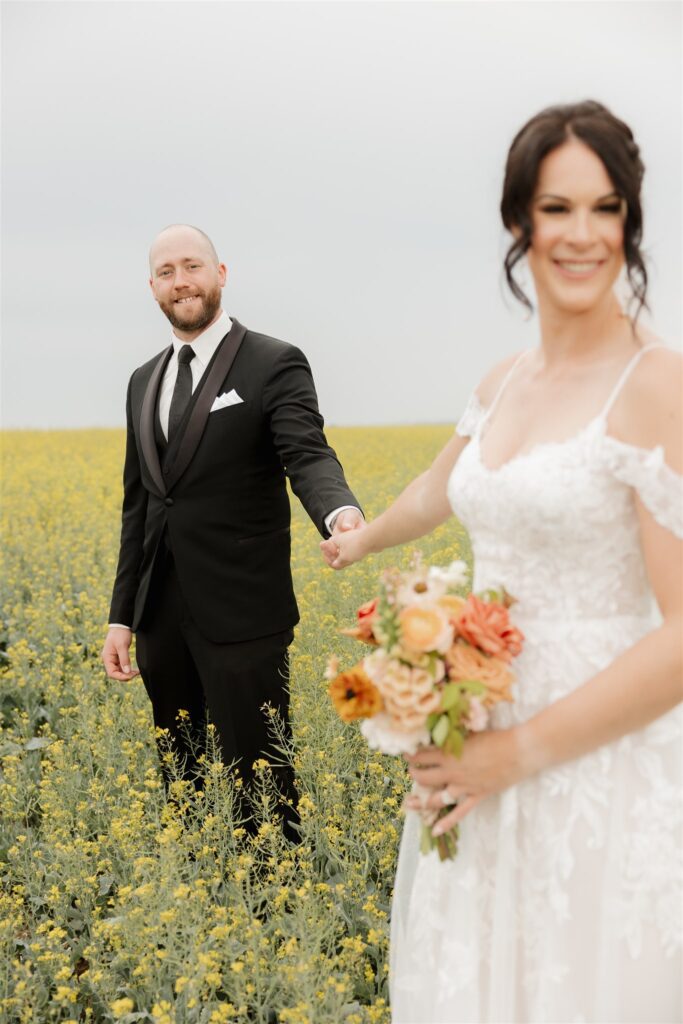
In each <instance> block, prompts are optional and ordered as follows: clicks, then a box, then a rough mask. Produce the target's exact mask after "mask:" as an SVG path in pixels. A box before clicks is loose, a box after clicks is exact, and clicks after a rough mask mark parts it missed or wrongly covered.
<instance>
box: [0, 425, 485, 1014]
mask: <svg viewBox="0 0 683 1024" xmlns="http://www.w3.org/2000/svg"><path fill="white" fill-rule="evenodd" d="M451 430H452V428H451V427H394V428H368V429H361V428H343V429H342V428H339V429H332V430H329V432H328V437H329V440H330V442H331V444H332V445H333V446H334V447H335V449H336V450H337V452H338V454H339V456H340V458H341V461H342V463H343V465H344V468H345V471H346V474H347V478H348V480H349V482H350V484H351V486H352V488H353V489H354V491H355V493H356V494H357V496H358V498H359V500H360V501H361V503H362V504H363V507H364V511H365V513H366V515H367V516H368V517H372V516H374V515H377V514H378V513H379V512H381V511H382V510H383V509H384V508H385V507H386V505H387V504H388V503H389V502H390V501H391V499H392V498H393V497H395V496H396V495H397V494H398V493H399V492H400V490H401V489H402V488H403V487H404V486H405V484H406V483H408V482H409V480H411V479H412V478H413V477H414V476H415V475H416V474H417V473H419V472H421V471H422V470H423V469H424V468H426V466H427V465H428V464H429V462H430V461H431V459H432V458H433V457H434V455H435V454H436V453H437V452H438V450H439V449H440V448H441V446H442V445H443V444H444V443H445V442H446V440H447V439H448V437H449V435H450V433H451ZM2 442H3V465H2V498H3V532H2V562H3V565H2V579H3V595H2V598H3V599H2V611H1V616H2V618H1V621H0V672H1V673H2V674H1V677H0V678H1V687H0V701H1V712H2V734H1V736H0V773H1V774H0V873H1V874H2V888H1V891H0V944H1V947H2V948H1V950H0V1021H7V1022H12V1024H15V1022H16V1024H43V1022H53V1021H54V1022H58V1021H59V1022H70V1024H77V1022H78V1024H81V1022H83V1021H94V1022H100V1021H102V1022H104V1021H107V1022H108V1021H122V1022H124V1024H132V1022H137V1021H149V1022H156V1024H185V1022H187V1024H227V1022H230V1024H233V1022H234V1024H247V1022H256V1024H272V1022H275V1021H277V1022H279V1024H388V1021H389V1019H390V1014H389V1008H388V950H387V940H388V928H389V922H388V915H389V910H390V901H391V889H392V878H393V872H394V866H395V860H396V854H397V848H398V841H399V838H400V831H401V812H400V807H401V802H402V798H403V795H404V792H405V790H406V786H407V776H406V773H405V770H404V766H403V763H402V761H401V760H400V759H393V758H387V757H383V756H381V755H379V754H373V753H372V752H370V751H369V750H368V749H367V747H366V746H365V744H364V742H363V740H362V737H360V735H359V734H358V732H357V729H356V727H355V726H344V725H343V724H342V723H341V722H340V721H339V720H338V719H337V717H336V715H335V713H334V711H333V709H332V706H331V704H330V701H329V698H328V696H327V693H326V687H327V684H326V682H325V681H324V678H323V673H324V669H325V665H326V662H327V659H328V657H329V656H330V655H331V654H337V655H338V656H339V658H340V661H341V662H342V665H343V666H350V665H351V664H353V663H355V661H357V660H358V659H359V658H360V657H361V656H362V653H363V652H362V648H360V647H359V645H357V644H356V643H354V641H352V640H349V639H346V638H344V637H341V636H340V635H339V633H338V630H339V629H340V628H341V627H343V626H345V625H351V624H352V623H353V620H354V617H355V610H356V608H357V607H358V605H359V604H361V603H362V602H363V601H366V600H368V599H369V598H371V597H372V596H374V594H375V590H376V581H377V578H378V575H379V572H380V571H381V569H382V567H384V566H388V565H404V566H405V565H406V564H407V563H408V560H409V558H410V555H411V551H412V548H398V549H395V550H393V551H390V552H385V553H384V554H383V555H381V556H375V557H372V558H370V559H368V560H367V561H366V562H365V563H363V564H362V565H360V566H353V567H351V568H350V569H347V570H345V571H344V572H342V573H334V572H332V571H331V570H329V569H327V568H326V567H325V566H324V564H323V562H322V559H321V558H320V554H319V551H318V541H319V537H318V534H317V532H316V531H315V529H314V527H313V526H312V524H311V523H310V521H309V520H308V519H307V517H306V515H305V513H304V512H303V510H302V508H301V506H300V505H299V504H298V502H297V501H296V499H293V501H292V512H293V524H292V529H293V568H294V577H295V585H296V590H297V596H298V599H299V606H300V610H301V616H302V621H301V623H300V625H299V627H298V629H297V632H296V639H295V642H294V645H293V648H292V667H291V668H292V671H291V694H292V720H293V728H294V749H293V752H292V756H293V757H294V761H295V765H296V771H297V780H298V786H299V791H300V794H301V802H300V812H301V818H302V842H301V844H300V845H299V846H297V847H291V846H289V845H288V844H287V843H286V842H285V841H284V840H283V839H282V837H281V834H280V831H279V829H278V827H277V825H276V824H274V823H273V821H272V814H271V799H270V795H269V793H270V790H269V772H268V767H267V765H266V764H265V763H264V764H263V765H262V766H261V768H260V770H259V775H258V778H259V785H258V788H257V790H256V791H255V793H254V813H255V814H256V815H257V818H258V821H259V822H260V827H259V831H258V835H257V836H249V835H247V834H246V833H245V832H244V830H243V829H242V828H241V827H240V824H239V822H235V821H234V820H233V813H232V804H233V796H234V786H235V782H234V779H233V777H232V776H231V774H230V772H229V770H228V769H227V768H226V767H225V766H223V765H222V764H221V763H220V761H219V760H217V759H216V758H214V759H213V761H212V762H211V763H210V764H209V766H208V768H207V776H206V785H205V786H204V789H203V790H202V792H201V793H199V794H195V792H194V789H192V791H191V792H190V787H189V786H187V785H185V784H183V783H177V784H176V790H177V792H176V797H177V800H176V804H175V805H173V804H167V802H166V800H165V798H164V792H163V785H162V783H161V778H160V773H159V767H158V758H157V753H156V748H155V740H154V731H153V724H152V715H151V708H150V705H149V703H148V700H147V697H146V694H145V692H144V688H143V685H142V683H141V681H140V680H139V679H136V680H134V681H133V682H131V683H117V682H112V681H110V680H108V679H107V678H106V677H105V675H104V671H103V669H102V667H101V665H100V662H99V651H100V647H101V644H102V640H103V637H104V632H105V623H106V621H107V611H108V604H109V598H110V593H111V585H112V581H113V575H114V570H115V563H116V558H117V553H118V550H117V549H118V536H119V529H120V501H121V468H122V459H123V443H124V432H123V431H113V430H112V431H107V430H92V431H73V432H57V431H54V432H7V433H5V434H4V435H3V436H2ZM419 547H420V550H422V551H423V552H424V554H425V556H426V557H427V558H428V559H429V560H430V561H432V562H433V563H434V564H447V563H448V562H450V561H451V560H452V559H453V558H456V557H465V558H468V557H469V549H468V542H467V538H466V536H465V534H464V531H463V530H462V528H461V527H460V526H459V524H458V523H457V522H456V520H454V519H452V520H450V522H449V523H447V524H445V525H444V526H443V527H441V528H440V529H439V530H437V531H436V532H435V533H434V534H433V535H432V536H431V537H429V538H427V539H425V540H424V541H421V542H420V544H419Z"/></svg>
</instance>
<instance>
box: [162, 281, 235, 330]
mask: <svg viewBox="0 0 683 1024" xmlns="http://www.w3.org/2000/svg"><path fill="white" fill-rule="evenodd" d="M196 295H197V301H196V302H193V303H192V304H191V305H188V307H187V309H185V308H184V306H183V304H182V303H178V304H177V303H175V302H174V301H173V300H171V301H170V302H160V303H159V306H160V307H161V311H162V312H163V313H164V314H165V316H166V317H167V318H168V319H169V320H170V322H171V324H172V325H173V326H174V327H177V328H178V330H179V331H203V330H204V328H205V327H208V326H209V324H210V323H211V321H212V320H214V319H215V316H216V313H217V312H218V310H219V309H220V306H221V298H222V290H221V288H220V285H216V287H215V288H214V289H213V290H212V291H210V292H202V291H199V290H197V292H196Z"/></svg>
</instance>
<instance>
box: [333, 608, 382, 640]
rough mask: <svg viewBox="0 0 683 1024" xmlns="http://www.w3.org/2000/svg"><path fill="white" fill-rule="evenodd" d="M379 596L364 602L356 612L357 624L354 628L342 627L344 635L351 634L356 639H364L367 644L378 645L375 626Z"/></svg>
mask: <svg viewBox="0 0 683 1024" xmlns="http://www.w3.org/2000/svg"><path fill="white" fill-rule="evenodd" d="M378 604H379V598H378V597H374V598H373V599H372V601H366V603H365V604H362V605H361V606H360V608H359V609H358V611H357V613H356V618H357V625H356V626H354V627H353V629H342V630H341V632H342V633H343V635H344V636H351V637H353V639H354V640H362V641H363V642H364V643H366V644H373V645H377V644H378V643H379V641H378V640H377V638H376V637H375V634H374V630H373V626H374V623H375V620H376V618H377V615H376V613H377V605H378Z"/></svg>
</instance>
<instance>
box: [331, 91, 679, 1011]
mask: <svg viewBox="0 0 683 1024" xmlns="http://www.w3.org/2000/svg"><path fill="white" fill-rule="evenodd" d="M642 174H643V165H642V163H641V160H640V156H639V152H638V148H637V146H636V144H635V142H634V140H633V136H632V134H631V131H630V130H629V128H628V127H627V126H626V125H625V124H624V123H623V122H622V121H620V120H618V119H617V118H616V117H614V116H613V115H612V114H611V113H610V112H609V111H608V110H607V109H606V108H605V107H603V106H602V105H600V104H598V103H595V102H584V103H579V104H573V105H568V106H559V107H552V108H549V109H547V110H544V111H542V112H541V113H540V114H538V115H537V116H536V117H534V118H532V120H531V121H529V122H528V123H527V124H526V125H525V126H524V127H523V128H522V129H521V131H520V132H519V133H518V135H517V136H516V138H515V139H514V141H513V143H512V146H511V148H510V152H509V154H508V160H507V166H506V172H505V182H504V187H503V197H502V203H501V212H502V217H503V223H504V224H505V227H506V228H508V229H509V231H510V232H511V235H512V244H511V247H510V249H509V251H508V254H507V257H506V260H505V270H506V276H507V280H508V283H509V285H510V287H511V288H512V291H513V293H514V294H515V295H516V296H517V298H519V299H521V301H523V302H525V303H526V304H527V305H530V304H529V301H528V299H527V298H526V296H525V295H524V293H523V291H522V290H521V288H520V286H519V284H518V283H517V281H516V280H515V277H514V268H515V265H516V264H517V262H518V260H519V259H520V258H522V257H526V261H527V264H528V267H529V269H530V271H531V274H532V275H533V280H534V285H535V289H536V295H537V301H538V313H539V321H540V344H539V346H538V348H536V349H532V350H530V351H526V352H522V353H521V354H518V355H515V356H512V357H510V358H509V359H507V360H505V361H504V362H503V363H501V364H500V365H498V366H495V367H494V368H493V369H492V370H491V372H490V373H489V374H488V376H486V377H485V378H484V380H483V381H482V382H481V383H480V385H479V386H478V387H477V389H476V391H475V392H474V394H473V395H472V397H471V400H470V402H469V404H468V406H467V409H466V411H465V414H464V415H463V417H462V419H461V420H460V422H459V424H458V427H457V430H456V434H455V435H454V437H453V439H452V440H451V441H450V442H449V443H448V444H447V445H446V447H445V448H444V449H443V451H442V452H441V454H440V455H439V456H438V457H437V458H436V460H435V461H434V463H433V465H432V466H431V467H430V468H429V469H428V470H427V471H426V472H425V473H423V474H422V475H421V476H420V477H418V478H417V479H416V480H414V481H413V482H412V483H411V484H410V485H409V486H408V487H407V488H406V490H405V491H404V492H403V493H402V494H401V495H400V497H399V498H398V499H397V500H396V502H395V503H394V504H393V505H392V506H391V507H390V508H389V509H388V510H387V511H386V512H384V514H383V515H381V516H379V517H378V518H377V519H376V520H375V521H374V522H372V523H371V524H370V525H369V526H367V528H366V529H364V530H360V531H353V532H349V533H346V534H341V535H339V536H336V537H334V538H332V539H329V540H327V541H324V542H323V543H322V545H321V547H322V549H323V554H324V556H325V558H326V560H327V561H328V563H329V564H330V565H331V566H332V567H333V568H335V569H341V568H343V567H344V566H347V565H350V564H351V563H353V562H355V561H357V560H358V559H360V558H363V557H364V556H365V555H367V554H368V553H370V552H374V551H380V550H383V549H384V548H387V547H391V546H393V545H396V544H402V543H404V542H406V541H410V540H414V539H415V538H417V537H420V536H423V535H424V534H426V533H428V532H429V531H430V530H432V529H434V527H436V526H437V525H438V524H439V523H441V522H443V521H444V520H445V519H446V518H447V517H448V516H449V515H451V513H452V512H455V513H456V515H457V516H458V518H459V519H460V520H461V521H462V522H463V523H464V525H465V526H466V527H467V529H468V530H469V533H470V537H471V541H472V547H473V552H474V566H475V569H474V584H473V589H475V590H481V589H483V588H486V587H494V588H498V587H500V586H501V585H502V586H505V588H506V589H507V590H508V591H509V592H510V593H511V594H513V595H514V596H515V598H516V599H517V603H516V604H515V605H514V606H513V608H512V612H511V614H512V617H513V620H514V622H515V624H516V625H517V626H518V627H519V628H520V629H521V630H522V631H523V633H524V634H525V637H526V643H525V648H524V652H523V653H522V655H521V656H520V657H519V658H518V659H517V660H516V663H515V667H516V676H517V684H518V685H517V694H516V700H515V703H514V704H513V705H498V706H497V718H495V721H494V726H495V727H494V729H493V730H491V731H488V732H486V733H480V734H476V735H474V736H472V737H471V738H470V739H468V740H467V742H466V744H465V752H464V755H463V756H462V758H461V759H459V760H457V759H455V758H454V757H452V756H451V755H449V754H446V753H444V752H443V751H441V750H440V749H436V748H429V749H426V750H422V751H419V752H418V753H417V754H416V755H414V756H412V757H410V758H408V760H409V762H410V774H411V775H412V777H413V779H414V780H415V781H416V782H418V783H420V785H421V786H424V787H428V790H429V791H430V796H429V798H428V805H429V806H431V807H432V808H442V807H443V806H444V804H445V805H452V810H451V811H450V812H449V815H448V816H447V817H446V818H444V819H442V821H441V823H440V824H441V827H442V830H445V829H446V828H450V827H451V826H452V825H453V824H454V823H455V822H459V821H462V820H463V819H465V821H464V824H463V826H462V828H461V833H460V835H461V838H460V849H459V853H458V855H457V857H456V859H455V860H453V861H445V862H443V863H441V862H440V861H439V860H438V857H437V854H436V853H431V854H429V855H427V856H423V855H420V854H419V848H418V837H419V818H418V815H417V814H411V813H409V814H408V815H407V822H406V827H405V832H404V836H403V840H402V844H401V850H400V856H399V864H398V870H397V877H396V886H395V892H394V904H393V911H392V933H391V944H392V949H391V1002H392V1013H393V1018H392V1019H393V1021H394V1022H395V1024H399V1022H401V1024H418V1022H423V1024H437V1022H448V1024H455V1022H463V1024H479V1022H495V1024H513V1022H514V1024H527V1022H528V1024H531V1022H544V1024H560V1022H571V1024H577V1022H589V1021H590V1022H594V1024H598V1022H599V1024H606V1022H614V1024H617V1022H618V1024H625V1022H632V1024H654V1022H660V1024H672V1022H674V1021H680V1020H681V1013H682V1006H681V984H680V983H681V974H680V966H681V964H680V950H681V914H682V911H681V908H682V905H683V904H682V903H681V892H680V856H679V854H680V850H679V845H680V838H681V820H682V819H681V802H680V789H681V786H680V783H681V746H680V737H681V728H680V724H681V722H680V717H679V709H677V708H675V705H677V704H678V702H679V701H680V700H681V698H682V696H683V692H682V688H681V678H680V676H681V646H682V645H681V604H682V600H681V536H682V535H683V483H682V478H681V476H680V473H681V469H682V458H683V453H682V451H681V438H682V430H681V410H680V398H681V385H682V377H681V359H680V357H679V356H678V355H677V354H676V353H675V352H673V351H671V350H669V349H667V348H666V347H665V346H664V345H662V344H661V343H660V342H659V341H657V340H656V339H655V338H654V337H653V336H651V335H650V334H649V333H648V332H646V331H645V330H644V329H643V328H642V327H641V326H639V325H638V324H637V314H638V311H639V310H640V308H641V307H642V306H643V305H644V303H645V298H646V285H647V274H646V270H645V265H644V262H643V258H642V255H641V252H640V248H639V246H640V240H641V226H642V213H641V204H640V185H641V179H642ZM624 268H625V271H626V275H627V277H628V280H629V282H630V284H631V288H632V291H633V294H634V300H635V304H636V307H637V308H636V315H635V318H633V319H630V318H629V317H628V316H627V315H626V314H625V313H624V312H623V310H622V308H621V305H620V303H619V301H618V299H617V297H616V295H615V291H614V288H615V284H616V282H617V279H618V278H619V275H620V273H621V271H622V269H624ZM417 800H418V798H417V797H412V798H410V800H409V805H410V806H412V807H413V808H415V806H416V801H417ZM437 827H439V826H437Z"/></svg>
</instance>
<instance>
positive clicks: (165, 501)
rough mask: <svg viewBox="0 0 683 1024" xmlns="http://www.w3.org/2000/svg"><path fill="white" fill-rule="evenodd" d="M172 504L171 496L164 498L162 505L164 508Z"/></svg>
mask: <svg viewBox="0 0 683 1024" xmlns="http://www.w3.org/2000/svg"><path fill="white" fill-rule="evenodd" d="M172 504H173V498H164V505H165V506H166V508H170V507H171V505H172Z"/></svg>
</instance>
